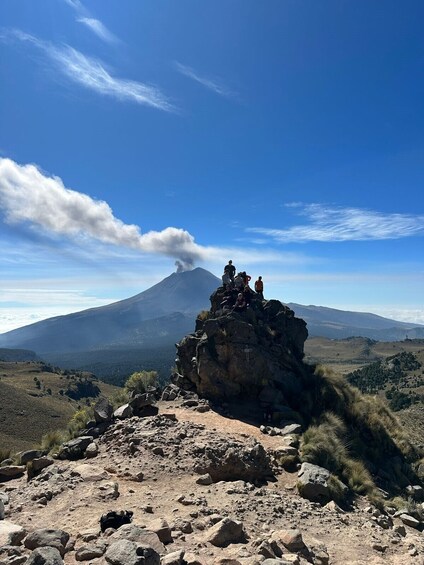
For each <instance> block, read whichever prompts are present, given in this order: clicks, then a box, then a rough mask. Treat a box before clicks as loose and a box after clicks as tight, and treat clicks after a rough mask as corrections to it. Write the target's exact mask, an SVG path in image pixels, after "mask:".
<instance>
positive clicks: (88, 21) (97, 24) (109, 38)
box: [77, 18, 118, 43]
mask: <svg viewBox="0 0 424 565" xmlns="http://www.w3.org/2000/svg"><path fill="white" fill-rule="evenodd" d="M77 22H79V23H81V24H84V25H85V26H87V27H88V28H89V29H91V31H92V32H93V33H95V34H96V35H97V37H99V38H100V39H102V40H103V41H105V42H106V43H117V42H118V38H117V37H116V36H115V35H113V33H112V32H110V31H109V30H108V29H107V27H106V26H105V25H104V24H103V23H102V22H101V21H100V20H96V18H78V19H77Z"/></svg>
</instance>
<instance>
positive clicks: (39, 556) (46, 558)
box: [26, 546, 63, 565]
mask: <svg viewBox="0 0 424 565" xmlns="http://www.w3.org/2000/svg"><path fill="white" fill-rule="evenodd" d="M26 565H63V559H62V556H61V554H60V552H59V550H58V549H57V548H55V547H51V546H48V547H38V548H36V549H35V550H34V551H33V552H32V553H31V555H30V556H29V559H28V561H27V562H26Z"/></svg>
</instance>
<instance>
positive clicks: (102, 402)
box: [93, 398, 113, 424]
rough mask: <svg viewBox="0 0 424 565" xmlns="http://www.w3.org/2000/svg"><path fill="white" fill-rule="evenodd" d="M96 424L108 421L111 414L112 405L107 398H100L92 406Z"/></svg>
mask: <svg viewBox="0 0 424 565" xmlns="http://www.w3.org/2000/svg"><path fill="white" fill-rule="evenodd" d="M93 410H94V419H95V421H96V424H102V423H103V422H110V420H111V419H112V416H113V406H112V404H111V403H110V402H109V400H108V399H107V398H100V399H99V400H98V401H97V402H96V404H95V405H94V407H93Z"/></svg>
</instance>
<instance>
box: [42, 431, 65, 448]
mask: <svg viewBox="0 0 424 565" xmlns="http://www.w3.org/2000/svg"><path fill="white" fill-rule="evenodd" d="M67 439H69V436H68V434H67V433H66V432H65V431H63V430H53V431H52V432H47V433H46V434H44V435H43V437H42V438H41V449H42V450H43V451H47V452H48V453H50V452H51V451H53V450H56V449H57V448H58V447H60V446H61V445H62V443H63V442H64V441H66V440H67Z"/></svg>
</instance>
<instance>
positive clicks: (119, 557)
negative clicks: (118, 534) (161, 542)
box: [105, 539, 160, 565]
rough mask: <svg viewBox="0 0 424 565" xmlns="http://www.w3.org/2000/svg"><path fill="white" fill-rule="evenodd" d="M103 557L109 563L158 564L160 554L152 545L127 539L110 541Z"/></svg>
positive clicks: (130, 564) (129, 564)
mask: <svg viewBox="0 0 424 565" xmlns="http://www.w3.org/2000/svg"><path fill="white" fill-rule="evenodd" d="M105 559H106V561H107V562H108V563H110V565H160V556H159V554H158V553H157V552H156V551H155V550H154V549H153V548H152V547H149V546H148V545H143V544H141V543H137V542H135V541H130V540H128V539H121V540H118V541H115V542H114V543H112V544H111V545H110V546H109V548H108V550H107V551H106V554H105Z"/></svg>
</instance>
